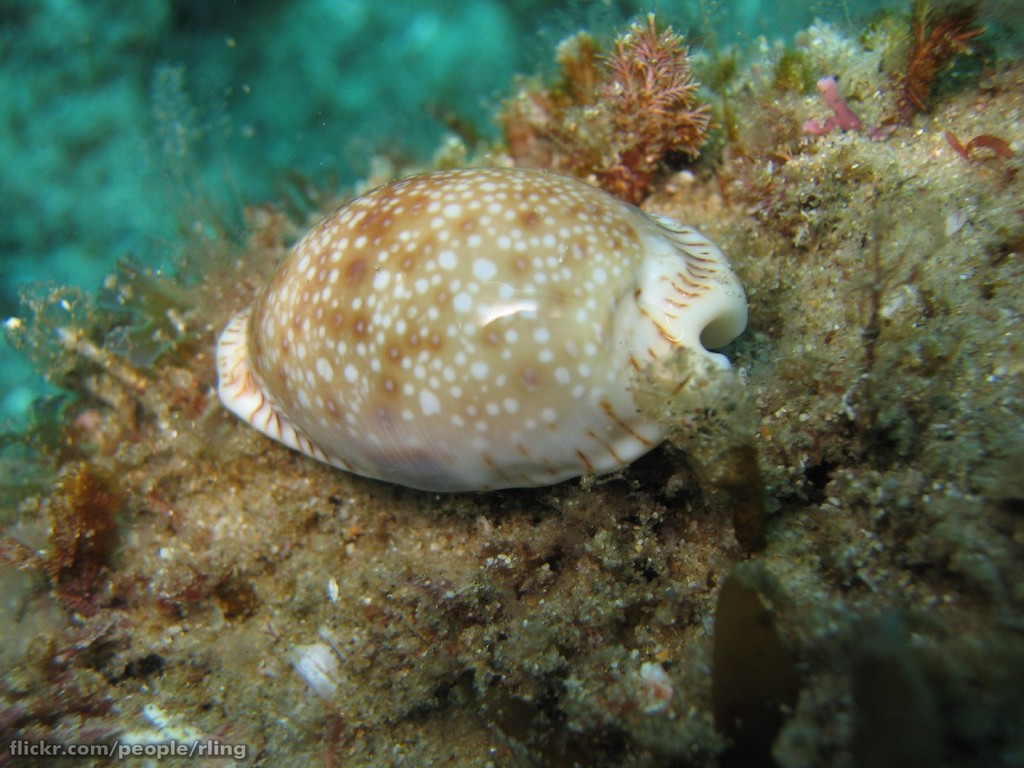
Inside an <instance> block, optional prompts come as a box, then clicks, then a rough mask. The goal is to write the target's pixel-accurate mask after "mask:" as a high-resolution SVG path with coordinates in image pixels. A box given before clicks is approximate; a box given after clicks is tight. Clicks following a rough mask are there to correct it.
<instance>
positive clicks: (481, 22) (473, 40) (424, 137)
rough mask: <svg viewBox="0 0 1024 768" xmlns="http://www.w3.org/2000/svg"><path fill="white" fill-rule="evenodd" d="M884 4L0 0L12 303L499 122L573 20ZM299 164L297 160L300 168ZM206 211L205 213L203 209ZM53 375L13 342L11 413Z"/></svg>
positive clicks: (784, 34)
mask: <svg viewBox="0 0 1024 768" xmlns="http://www.w3.org/2000/svg"><path fill="white" fill-rule="evenodd" d="M877 7H878V3H876V2H857V3H822V4H807V3H803V2H768V1H764V2H762V1H760V0H738V1H737V2H731V3H712V2H697V1H696V0H693V1H687V0H680V1H679V2H663V3H654V4H641V3H634V2H628V1H626V0H623V1H622V2H579V3H546V2H536V1H534V2H529V1H524V2H497V1H496V0H473V1H472V2H433V3H426V2H412V1H411V0H397V1H395V2H389V3H378V2H359V0H264V2H242V1H241V0H239V1H237V2H236V1H234V0H131V2H123V0H0V116H2V120H0V167H2V168H3V173H2V177H0V222H2V227H0V318H7V317H9V316H12V315H16V314H17V313H18V298H17V297H18V292H19V290H20V289H21V288H22V287H23V286H25V285H26V284H30V283H32V282H35V281H41V280H43V281H54V282H57V283H71V284H76V285H80V286H83V287H84V288H86V289H87V290H89V291H90V292H91V291H93V290H95V288H96V287H97V286H98V285H99V283H100V281H101V280H102V278H103V276H104V275H106V274H107V273H109V272H110V271H111V270H112V268H113V267H114V265H115V263H116V261H117V260H118V259H119V258H122V257H125V256H131V257H133V258H134V259H136V260H137V261H139V262H141V263H143V264H146V265H151V266H160V265H167V264H169V263H171V261H172V260H173V258H174V257H175V255H176V253H177V251H178V249H179V248H180V247H181V245H180V243H181V242H182V239H181V237H180V234H179V230H178V228H177V227H178V222H177V220H176V217H175V211H180V210H181V207H182V198H183V196H184V195H185V194H186V193H190V194H191V193H196V192H199V193H200V194H199V195H198V199H201V200H203V201H204V203H203V204H204V205H205V206H206V207H207V208H208V209H209V210H208V214H209V217H210V220H211V221H212V220H219V221H225V220H231V218H232V217H235V218H236V219H237V214H238V211H240V210H241V208H242V206H243V205H245V204H248V203H259V202H263V201H279V200H280V199H281V197H282V195H284V194H285V190H286V189H287V185H288V181H287V180H288V178H289V176H290V175H293V174H299V175H301V177H303V178H306V179H309V180H311V181H313V182H316V183H319V184H322V185H333V186H339V187H340V186H341V185H343V184H345V183H346V182H350V181H352V180H353V179H357V178H359V177H361V176H363V175H365V174H366V173H367V171H368V169H369V159H370V157H371V156H373V155H374V154H375V153H387V154H389V155H392V156H400V157H403V158H413V159H417V158H420V159H423V160H426V159H428V158H429V157H430V155H431V153H432V151H433V150H434V149H435V148H436V147H437V146H438V143H439V142H440V140H441V137H442V136H443V134H444V131H445V128H444V125H443V124H442V120H441V119H440V117H439V115H440V114H442V113H447V114H452V115H456V116H458V118H459V119H460V120H464V121H468V122H469V124H471V125H472V126H473V128H474V129H475V130H476V131H477V132H479V133H480V134H481V135H484V136H488V135H489V136H497V130H496V126H495V124H494V120H493V114H494V112H495V110H496V107H497V105H498V104H499V103H500V101H501V99H502V98H503V97H505V96H508V95H509V94H510V93H511V90H512V87H513V85H512V83H513V81H512V78H513V75H514V74H516V73H535V72H538V71H544V70H545V69H547V70H550V68H551V67H552V63H551V62H552V54H553V50H554V46H555V45H556V44H557V42H558V41H559V40H561V39H563V38H565V37H566V36H568V35H569V34H571V33H572V32H574V31H576V30H578V29H581V28H586V29H591V30H594V31H598V32H607V31H610V30H613V29H622V28H624V26H625V25H626V24H627V23H628V20H629V19H630V18H632V17H635V16H636V15H638V14H640V13H644V12H647V11H650V10H654V11H656V12H657V13H658V15H659V19H660V21H661V22H662V23H671V24H672V25H673V27H674V28H675V29H676V30H677V31H680V32H683V33H685V34H686V36H687V38H688V40H689V41H690V42H691V44H692V45H694V46H695V47H700V45H701V44H702V41H706V40H708V38H709V36H713V37H714V39H715V43H716V44H717V45H719V46H721V45H728V44H738V45H740V46H743V47H753V46H755V45H756V44H757V42H758V40H759V38H761V37H763V38H766V39H768V40H775V39H784V40H787V41H791V39H792V35H793V34H794V33H795V32H796V31H798V30H800V29H802V28H804V27H806V26H807V25H808V24H809V23H810V22H811V21H812V20H813V19H814V18H815V17H820V18H824V19H827V20H830V21H833V22H835V23H837V24H840V25H851V27H855V26H856V25H857V23H858V22H861V23H862V22H863V21H864V19H865V18H866V17H867V16H868V15H869V14H870V13H872V12H874V11H875V10H877ZM292 178H294V176H292ZM200 213H202V212H200ZM39 391H40V382H39V379H38V377H37V376H36V375H35V374H34V373H33V372H32V371H31V369H30V368H29V366H28V364H27V362H26V361H25V360H24V359H23V358H22V357H21V356H20V355H18V354H16V353H14V352H13V351H12V350H10V349H9V348H8V347H7V346H6V344H3V343H2V342H0V422H3V421H5V420H12V419H13V420H15V421H16V420H18V419H20V418H22V417H23V416H24V414H25V413H26V412H27V410H28V408H29V405H30V403H31V400H32V398H33V397H35V396H36V394H38V392H39Z"/></svg>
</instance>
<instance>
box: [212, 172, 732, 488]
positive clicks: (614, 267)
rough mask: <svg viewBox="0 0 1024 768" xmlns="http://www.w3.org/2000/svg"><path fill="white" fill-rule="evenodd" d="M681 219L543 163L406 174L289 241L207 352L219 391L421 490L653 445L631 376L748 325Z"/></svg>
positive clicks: (280, 429)
mask: <svg viewBox="0 0 1024 768" xmlns="http://www.w3.org/2000/svg"><path fill="white" fill-rule="evenodd" d="M746 318H747V308H746V298H745V296H744V293H743V289H742V287H741V286H740V284H739V281H738V280H737V278H736V276H735V275H734V274H733V272H732V270H731V269H730V267H729V265H728V263H727V261H726V260H725V257H724V256H723V255H722V253H721V251H720V250H719V249H718V248H717V247H716V246H715V245H714V244H713V243H711V242H710V241H709V240H708V239H707V238H706V237H704V236H703V235H701V234H700V233H699V232H697V231H696V230H694V229H691V228H689V227H685V226H683V225H681V224H679V223H678V222H676V221H674V220H672V219H668V218H665V217H662V216H657V215H653V214H646V213H644V212H642V211H640V210H639V209H637V208H635V207H633V206H630V205H626V204H624V203H622V202H620V201H618V200H616V199H615V198H613V197H611V196H610V195H608V194H606V193H604V192H602V191H600V190H598V189H596V188H594V187H591V186H590V185H588V184H584V183H583V182H580V181H577V180H575V179H571V178H567V177H564V176H559V175H556V174H552V173H548V172H544V171H528V170H514V169H504V168H480V169H464V170H456V171H442V172H438V173H429V174H423V175H419V176H413V177H410V178H407V179H403V180H400V181H396V182H393V183H391V184H387V185H385V186H383V187H379V188H378V189H375V190H373V191H372V192H369V193H367V194H365V195H363V196H362V197H359V198H356V199H355V200H353V201H351V202H350V203H348V204H347V205H345V206H344V207H342V208H340V209H339V210H337V211H336V212H334V213H333V214H331V215H330V216H328V217H327V218H326V219H325V220H324V221H322V222H321V223H320V224H319V225H317V226H316V227H314V228H313V229H312V230H311V231H310V232H309V233H308V234H307V235H306V236H305V237H304V238H303V239H302V240H300V241H299V242H298V243H297V244H296V245H295V246H294V248H293V249H292V250H291V252H290V253H289V255H288V256H287V258H286V259H285V260H284V262H283V263H282V264H281V266H280V267H279V268H278V270H277V272H276V273H275V275H274V277H273V278H272V279H271V280H270V283H269V284H268V285H267V287H266V289H265V290H264V291H263V293H262V295H261V296H260V297H259V299H258V300H257V301H256V302H255V303H254V305H253V306H252V307H251V308H250V309H247V310H245V311H243V312H241V313H240V314H238V315H237V316H236V317H235V318H234V319H233V320H232V321H231V322H230V323H229V324H228V326H227V327H226V328H225V330H224V331H223V333H222V334H221V336H220V340H219V343H218V350H217V366H218V373H219V394H220V397H221V400H222V401H223V403H224V404H225V405H226V406H227V407H228V408H229V409H230V410H231V411H233V412H234V413H235V414H237V415H238V416H239V417H241V418H242V419H243V420H245V421H247V422H248V423H250V424H251V425H252V426H254V427H255V428H256V429H258V430H260V431H261V432H263V433H264V434H266V435H269V436H270V437H272V438H274V439H275V440H278V441H280V442H282V443H284V444H285V445H287V446H289V447H291V448H295V449H297V450H299V451H302V452H303V453H306V454H308V455H310V456H312V457H314V458H316V459H319V460H321V461H325V462H327V463H330V464H333V465H334V466H337V467H340V468H342V469H345V470H348V471H350V472H354V473H356V474H359V475H363V476H366V477H372V478H378V479H381V480H386V481H389V482H394V483H399V484H402V485H407V486H411V487H413V488H420V489H424V490H431V491H479V490H488V489H494V488H507V487H526V486H540V485H549V484H552V483H556V482H559V481H561V480H565V479H567V478H571V477H576V476H579V475H582V474H597V473H604V472H610V471H613V470H616V469H619V468H621V467H623V466H625V465H627V464H628V463H629V462H631V461H633V460H634V459H636V458H637V457H639V456H641V455H643V454H644V453H646V452H647V451H649V450H650V449H651V448H653V447H654V446H655V445H657V444H658V443H659V442H660V441H661V439H662V433H661V429H660V427H659V426H658V425H657V423H655V422H654V421H652V420H650V419H648V418H646V417H644V416H643V415H642V414H641V413H640V412H639V410H638V409H637V407H636V404H635V402H634V400H633V395H632V393H631V388H632V386H633V384H634V381H635V379H636V377H637V376H638V374H639V373H640V372H641V371H643V370H644V368H645V367H646V366H647V365H648V364H649V363H651V362H653V361H656V360H659V359H662V358H664V357H666V356H668V355H671V354H672V353H673V351H674V350H677V349H679V348H680V347H687V348H690V349H693V350H698V351H699V352H700V353H701V354H703V355H707V356H709V357H710V358H711V359H713V360H714V361H715V362H716V363H717V364H719V365H722V366H728V361H727V360H726V358H725V357H723V356H722V355H718V354H714V353H712V352H708V351H707V348H715V347H719V346H723V345H725V344H727V343H729V342H730V341H731V340H732V339H733V338H735V337H736V336H737V335H738V334H739V333H741V332H742V331H743V328H744V327H745V325H746Z"/></svg>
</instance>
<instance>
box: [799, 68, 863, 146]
mask: <svg viewBox="0 0 1024 768" xmlns="http://www.w3.org/2000/svg"><path fill="white" fill-rule="evenodd" d="M818 93H820V94H821V98H823V99H824V100H825V103H826V104H828V106H829V108H830V109H831V110H832V111H833V112H835V114H834V115H833V116H832V117H830V118H828V119H827V120H826V121H825V122H824V123H821V122H818V121H817V120H808V121H807V122H806V123H804V133H808V134H811V135H812V136H824V135H825V134H826V133H831V132H832V131H834V130H836V129H837V128H838V129H839V130H841V131H859V130H861V129H862V128H863V127H864V125H863V123H861V121H860V118H859V117H857V116H856V115H855V114H854V113H853V110H852V109H850V106H849V105H848V104H847V103H846V99H844V98H843V94H841V93H840V92H839V81H838V80H837V79H836V78H835V77H823V78H821V79H820V80H819V81H818Z"/></svg>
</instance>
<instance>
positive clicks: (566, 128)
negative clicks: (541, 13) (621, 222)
mask: <svg viewBox="0 0 1024 768" xmlns="http://www.w3.org/2000/svg"><path fill="white" fill-rule="evenodd" d="M557 60H558V63H559V66H560V67H561V69H562V79H561V80H560V82H558V83H557V84H555V85H554V86H552V87H550V88H536V87H526V88H524V89H523V90H521V91H520V93H519V94H517V95H516V96H515V97H514V98H513V99H511V100H509V101H508V102H507V103H506V105H505V109H504V111H503V113H502V115H501V121H502V123H503V124H504V128H505V141H506V145H507V146H508V151H509V154H510V155H511V157H512V159H513V161H514V162H515V164H516V165H517V166H521V167H532V168H549V169H552V170H557V171H561V172H563V173H568V174H571V175H573V176H576V177H577V178H581V179H584V180H586V181H589V182H591V183H594V184H596V185H598V186H600V187H601V188H603V189H605V190H606V191H608V192H611V193H612V194H614V195H616V196H617V197H619V198H620V199H622V200H625V201H627V202H630V203H638V202H640V201H641V200H643V199H644V198H645V197H646V196H647V195H648V194H650V191H651V189H652V187H653V185H654V184H655V182H656V181H657V179H658V177H659V176H660V175H661V173H662V172H663V171H664V170H665V169H666V167H667V166H668V165H669V164H670V163H671V162H673V161H674V162H678V160H679V159H680V158H688V159H692V158H695V157H696V156H697V155H698V153H699V151H700V148H701V146H703V144H704V142H705V141H706V139H707V133H708V128H709V124H710V115H709V110H708V107H707V106H706V105H702V104H699V103H698V102H697V89H698V87H699V86H698V83H697V82H696V81H695V80H694V78H693V74H692V72H691V68H690V59H689V53H688V51H687V49H686V46H685V45H684V44H683V39H682V37H680V36H679V35H677V34H676V33H675V32H673V31H672V28H671V27H666V28H665V29H663V30H661V31H659V30H658V27H657V25H656V23H655V17H654V14H648V16H647V18H646V20H645V22H644V23H635V24H633V25H632V26H631V27H630V29H629V31H628V32H626V33H625V34H624V35H621V36H619V37H618V38H617V39H616V40H615V42H614V45H613V51H612V52H611V53H609V54H607V55H601V51H600V49H599V47H598V46H597V43H596V42H595V41H594V39H593V38H592V37H591V36H590V35H587V34H583V33H581V34H578V35H575V36H574V37H572V38H569V39H568V40H566V41H565V42H563V43H562V44H561V45H560V46H559V50H558V54H557Z"/></svg>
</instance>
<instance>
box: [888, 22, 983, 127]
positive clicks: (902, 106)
mask: <svg viewBox="0 0 1024 768" xmlns="http://www.w3.org/2000/svg"><path fill="white" fill-rule="evenodd" d="M976 20H977V10H976V9H975V8H973V7H971V6H959V7H953V8H950V9H948V10H945V11H943V12H941V13H938V12H936V11H935V10H934V8H932V7H931V6H930V5H928V4H927V3H924V2H915V3H914V18H913V21H912V22H911V24H912V31H913V36H914V39H913V42H912V43H911V45H910V51H909V53H908V55H907V71H906V73H905V74H904V75H903V77H902V82H901V86H900V95H899V99H898V101H897V104H896V110H897V119H898V121H899V122H902V123H904V124H908V123H909V122H910V121H911V119H912V118H913V117H914V115H915V114H916V113H917V112H923V111H924V110H925V108H926V105H925V102H926V101H927V99H928V94H929V92H930V91H931V88H932V83H933V82H934V81H935V77H936V76H937V75H938V74H939V72H940V71H942V69H943V68H944V67H946V66H947V65H948V64H949V63H950V62H951V61H952V60H953V58H954V57H955V56H958V55H959V54H962V53H967V52H968V51H969V50H970V47H969V45H968V43H969V42H970V41H971V40H973V39H974V38H975V37H977V36H978V35H980V34H981V33H982V32H984V31H985V30H984V29H982V28H981V27H978V26H976Z"/></svg>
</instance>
